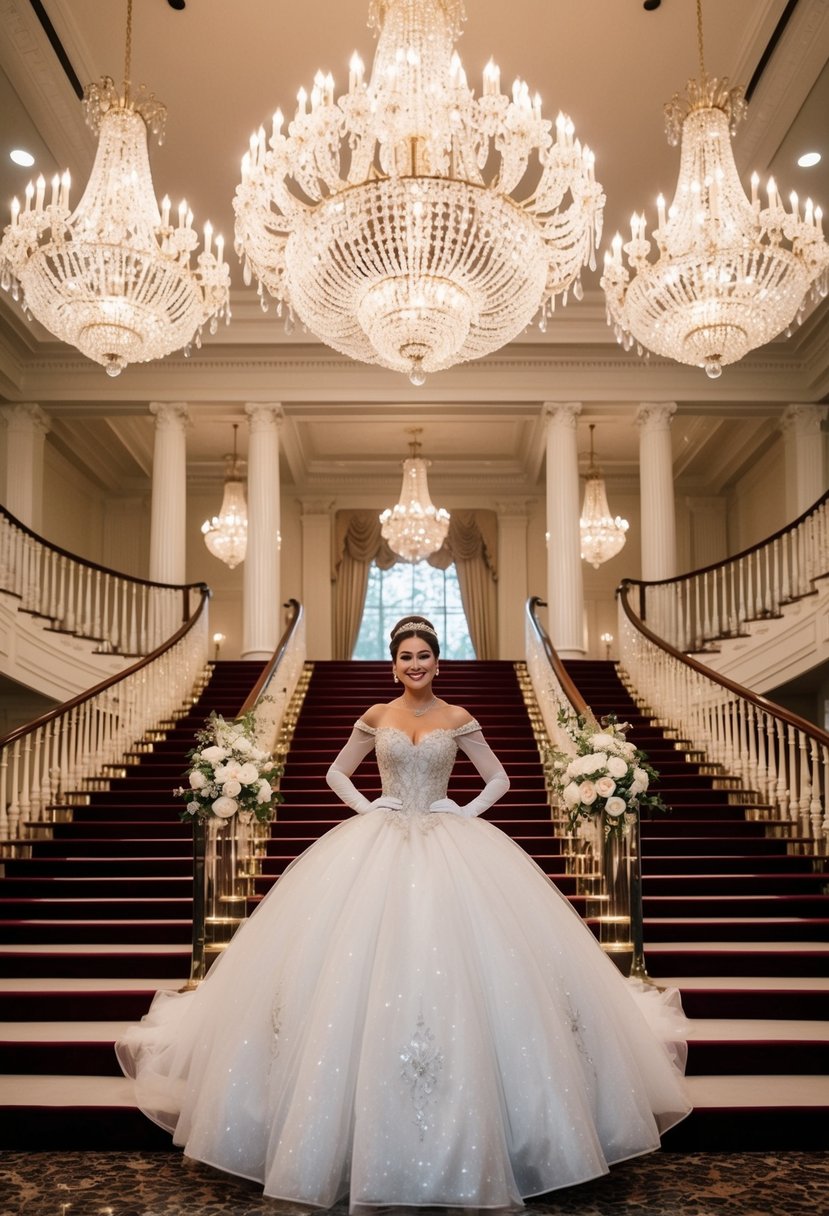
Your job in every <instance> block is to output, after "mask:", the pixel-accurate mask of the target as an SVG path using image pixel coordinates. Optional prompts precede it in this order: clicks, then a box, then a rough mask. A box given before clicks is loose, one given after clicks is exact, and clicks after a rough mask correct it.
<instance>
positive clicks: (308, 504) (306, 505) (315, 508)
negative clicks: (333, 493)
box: [299, 498, 337, 519]
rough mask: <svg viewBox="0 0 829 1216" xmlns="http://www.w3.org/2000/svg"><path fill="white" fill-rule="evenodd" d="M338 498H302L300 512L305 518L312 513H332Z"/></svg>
mask: <svg viewBox="0 0 829 1216" xmlns="http://www.w3.org/2000/svg"><path fill="white" fill-rule="evenodd" d="M336 501H337V500H336V498H301V499H300V500H299V505H300V514H301V517H302V518H303V519H305V517H306V516H310V515H330V514H331V511H332V510H333V508H334V504H335V503H336Z"/></svg>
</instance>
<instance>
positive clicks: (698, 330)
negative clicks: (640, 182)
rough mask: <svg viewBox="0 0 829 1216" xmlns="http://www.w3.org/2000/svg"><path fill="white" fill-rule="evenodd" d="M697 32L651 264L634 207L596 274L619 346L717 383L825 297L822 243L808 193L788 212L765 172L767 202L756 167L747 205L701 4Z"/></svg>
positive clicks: (671, 134)
mask: <svg viewBox="0 0 829 1216" xmlns="http://www.w3.org/2000/svg"><path fill="white" fill-rule="evenodd" d="M697 38H698V46H699V80H690V81H689V82H688V92H687V97H684V98H683V97H680V96H679V95H678V94H675V95H674V98H673V100H672V101H671V102H669V104H668V105H666V106H665V117H666V128H667V133H668V142H669V143H670V144H672V145H676V144H677V143H679V142H680V141H681V154H680V167H679V181H678V183H677V188H676V194H675V195H674V201H673V203H672V205H671V206H670V208H669V209H668V211H667V213H666V211H665V200H664V199H663V198H662V196H661V195H660V196H659V198H658V200H657V209H658V227H657V228H656V229H655V231H654V233H653V236H654V240H655V242H656V246H657V250H658V257H657V260H656V261H655V262H651V261H649V260H648V258H649V254H650V252H651V242H650V241H649V240H647V239H646V236H645V217H644V215H638V214H634V215H633V217H632V219H631V239H630V241H629V242H628V243H627V244H626V245H624V246H623V244H622V238H621V236H620V235H619V234H618V233H617V234H616V236H615V237H614V239H613V242H612V246H611V250H610V252H608V253H606V254H605V262H604V274H603V276H602V280H601V282H602V287H603V288H604V291H605V295H606V297H607V308H608V321H609V323H610V324H611V325H613V326H614V328H615V330H616V336H617V338H618V340H619V342H621V344H622V345H623V346H624V347H625V349H628V350H629V349H630V348H631V347H632V346H633V345H634V344H637V347H638V349H639V352H640V353H642V351H643V349H645V348H646V349H647V350H649V351H653V352H654V353H655V354H659V355H665V356H667V357H668V358H670V359H675V360H676V361H677V362H678V363H689V364H692V365H694V366H697V367H704V368H705V370H706V372H707V373H708V375H709V376H710V377H711V378H712V379H715V378H716V377H717V376H719V375H720V374H721V373H722V369H723V367H724V366H726V365H727V364H729V363H736V362H737V361H738V360H739V359H742V358H743V356H744V355H745V354H747V352H748V351H750V350H754V349H756V348H757V347H759V346H763V345H764V344H765V343H766V342H770V341H771V339H772V338H774V337H776V336H777V335H778V334H779V333H782V332H783V331H784V330H787V329H788V327H789V326H791V325H792V323H793V322H794V321H795V320H797V322H798V323H799V322H800V321H801V320H802V317H803V313H804V310H805V308H806V305H807V303H808V302H809V301H810V299H816V298H817V297H818V295H824V296H825V295H826V292H827V286H829V246H827V244H826V241H825V240H824V239H823V232H822V228H821V218H822V213H821V210H820V208H819V207H815V206H814V205H813V203H812V200H811V199H808V200H807V201H806V204H805V206H804V209H803V214H802V215H801V213H800V206H799V200H798V198H797V195H796V194H794V193H793V194H791V195H790V206H791V210H789V211H786V210H785V209H784V207H783V203H782V201H781V198H780V195H779V193H778V191H777V186H776V185H775V182H774V179H773V178H770V179H769V183H768V187H767V205H766V206H765V207H764V206H763V205H762V203H761V200H760V195H759V190H758V186H759V178H758V177H757V174H756V173H755V174H754V175H753V176H752V179H751V201H749V199H748V198H747V197H746V194H745V192H744V190H743V187H742V185H741V184H740V179H739V177H738V175H737V167H736V165H735V163H734V155H733V152H732V149H731V136H732V135H733V134H734V132H735V130H736V129H737V126H738V124H739V123H740V121H741V120H742V118H743V117H744V115H745V112H746V103H745V100H744V98H743V92H742V89H739V88H733V89H730V88H728V82H727V80H717V79H715V78H714V77H709V76H708V75H707V74H706V71H705V59H704V53H703V39H702V3H701V0H697ZM623 249H624V252H625V253H626V254H627V258H628V265H629V270H628V269H626V268H625V266H624V264H623V262H622V250H623Z"/></svg>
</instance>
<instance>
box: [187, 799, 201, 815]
mask: <svg viewBox="0 0 829 1216" xmlns="http://www.w3.org/2000/svg"><path fill="white" fill-rule="evenodd" d="M187 810H188V812H189V813H190V814H191V815H198V813H199V811H200V810H201V805H200V804H199V803H198V802H188V803H187Z"/></svg>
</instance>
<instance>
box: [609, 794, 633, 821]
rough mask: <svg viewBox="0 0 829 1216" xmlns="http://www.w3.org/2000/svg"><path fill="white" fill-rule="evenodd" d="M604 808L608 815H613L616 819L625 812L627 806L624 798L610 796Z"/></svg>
mask: <svg viewBox="0 0 829 1216" xmlns="http://www.w3.org/2000/svg"><path fill="white" fill-rule="evenodd" d="M604 809H605V810H606V811H607V813H608V815H611V816H612V817H613V818H614V819H616V818H618V816H619V815H623V814H624V812H625V811H626V809H627V807H626V806H625V800H624V798H608V800H607V802H606V803H605V806H604Z"/></svg>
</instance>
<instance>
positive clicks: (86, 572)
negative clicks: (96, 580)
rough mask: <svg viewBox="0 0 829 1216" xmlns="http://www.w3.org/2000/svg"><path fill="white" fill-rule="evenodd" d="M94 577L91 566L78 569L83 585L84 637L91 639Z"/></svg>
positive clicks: (79, 579)
mask: <svg viewBox="0 0 829 1216" xmlns="http://www.w3.org/2000/svg"><path fill="white" fill-rule="evenodd" d="M92 576H93V571H92V570H90V568H89V566H79V567H78V581H79V582H82V583H83V600H84V607H83V636H84V637H85V638H91V637H92V636H93V632H92Z"/></svg>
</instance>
